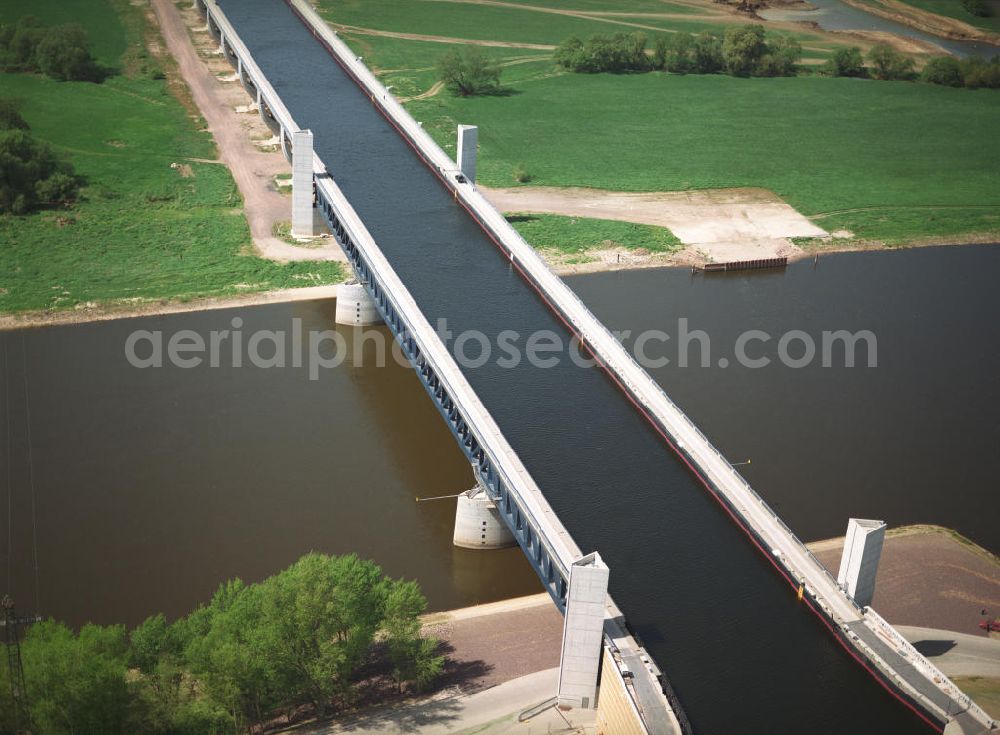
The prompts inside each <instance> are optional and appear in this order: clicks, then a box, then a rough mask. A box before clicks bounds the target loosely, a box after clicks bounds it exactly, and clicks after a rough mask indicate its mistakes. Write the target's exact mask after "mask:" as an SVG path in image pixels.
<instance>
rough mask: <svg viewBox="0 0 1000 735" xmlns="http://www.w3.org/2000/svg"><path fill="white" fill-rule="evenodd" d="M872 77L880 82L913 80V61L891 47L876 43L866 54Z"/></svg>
mask: <svg viewBox="0 0 1000 735" xmlns="http://www.w3.org/2000/svg"><path fill="white" fill-rule="evenodd" d="M868 63H870V64H871V73H872V76H873V77H875V78H876V79H882V80H898V79H912V78H913V59H911V58H909V57H908V56H905V55H903V54H901V53H900V52H898V51H896V49H894V48H893V47H892V46H889V45H888V44H885V43H878V44H875V45H874V46H872V49H871V51H869V52H868Z"/></svg>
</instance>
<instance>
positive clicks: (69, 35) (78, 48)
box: [0, 15, 108, 82]
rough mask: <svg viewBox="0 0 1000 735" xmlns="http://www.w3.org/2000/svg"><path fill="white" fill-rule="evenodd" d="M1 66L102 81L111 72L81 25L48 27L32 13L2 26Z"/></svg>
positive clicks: (59, 78)
mask: <svg viewBox="0 0 1000 735" xmlns="http://www.w3.org/2000/svg"><path fill="white" fill-rule="evenodd" d="M0 69H2V70H3V71H27V72H39V73H41V74H45V75H46V76H49V77H52V78H53V79H58V80H59V81H75V82H100V81H102V80H103V79H104V78H105V77H106V76H107V73H108V70H107V69H105V68H104V67H102V66H101V65H100V64H99V63H98V62H97V60H96V59H94V57H93V55H92V54H91V52H90V45H89V42H88V39H87V32H86V31H85V30H84V29H83V28H82V27H81V26H80V25H78V24H76V23H67V24H65V25H59V26H52V27H50V28H47V27H45V26H44V25H42V23H41V21H40V20H38V18H36V17H34V16H32V15H24V16H21V17H20V18H19V19H18V20H17V22H16V23H8V24H6V25H2V26H0Z"/></svg>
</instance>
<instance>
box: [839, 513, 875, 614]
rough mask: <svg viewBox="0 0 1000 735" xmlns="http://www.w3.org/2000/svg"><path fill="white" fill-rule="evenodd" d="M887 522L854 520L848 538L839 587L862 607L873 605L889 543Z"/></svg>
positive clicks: (841, 560)
mask: <svg viewBox="0 0 1000 735" xmlns="http://www.w3.org/2000/svg"><path fill="white" fill-rule="evenodd" d="M885 528H886V525H885V522H884V521H870V520H865V519H863V518H851V519H850V520H849V521H848V522H847V535H846V536H845V537H844V553H843V554H842V555H841V557H840V571H839V572H838V574H837V584H839V585H840V586H841V588H842V589H843V590H844V591H845V592H846V593H847V594H848V595H850V596H851V598H852V599H853V600H854V601H855V602H856V603H857V604H858V605H860V606H861V607H867V606H868V605H871V604H872V597H873V596H874V595H875V574H876V573H877V572H878V562H879V559H880V558H881V556H882V543H883V541H885Z"/></svg>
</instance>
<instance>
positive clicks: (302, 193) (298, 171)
mask: <svg viewBox="0 0 1000 735" xmlns="http://www.w3.org/2000/svg"><path fill="white" fill-rule="evenodd" d="M280 134H281V149H282V150H284V151H286V154H285V155H287V149H286V144H285V129H284V128H282V129H281V133H280ZM314 204H315V193H314V191H313V134H312V131H311V130H299V131H298V132H296V133H292V235H294V236H295V237H315V236H316V235H317V234H319V233H318V232H317V229H316V214H315V206H314Z"/></svg>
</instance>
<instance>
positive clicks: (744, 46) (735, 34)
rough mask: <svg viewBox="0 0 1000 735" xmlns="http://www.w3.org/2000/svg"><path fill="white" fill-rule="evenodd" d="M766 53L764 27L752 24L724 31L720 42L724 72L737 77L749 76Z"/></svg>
mask: <svg viewBox="0 0 1000 735" xmlns="http://www.w3.org/2000/svg"><path fill="white" fill-rule="evenodd" d="M765 53H767V42H766V41H765V36H764V26H762V25H759V24H757V23H753V24H750V25H745V26H736V27H733V28H730V29H729V30H727V31H726V36H725V39H724V40H723V42H722V57H723V59H725V62H726V71H728V72H729V73H730V74H732V75H734V76H738V77H745V76H749V75H750V74H751V72H753V71H754V69H756V68H757V63H758V62H759V61H760V59H761V57H762V56H763V55H764V54H765Z"/></svg>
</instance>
